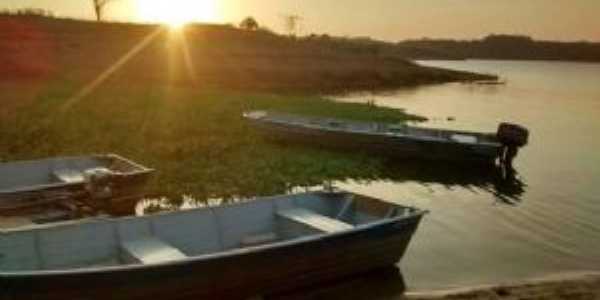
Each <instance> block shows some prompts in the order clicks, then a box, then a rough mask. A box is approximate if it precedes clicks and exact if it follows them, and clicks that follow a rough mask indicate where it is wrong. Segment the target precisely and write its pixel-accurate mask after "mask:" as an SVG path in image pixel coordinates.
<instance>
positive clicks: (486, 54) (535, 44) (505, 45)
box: [397, 35, 600, 61]
mask: <svg viewBox="0 0 600 300" xmlns="http://www.w3.org/2000/svg"><path fill="white" fill-rule="evenodd" d="M397 46H398V48H399V52H403V56H404V57H407V58H411V59H468V58H473V59H511V60H563V61H600V43H597V42H596V43H593V42H584V41H582V42H556V41H538V40H534V39H532V38H531V37H528V36H520V35H489V36H487V37H485V38H484V39H482V40H472V41H457V40H433V39H422V40H409V41H403V42H400V43H398V44H397Z"/></svg>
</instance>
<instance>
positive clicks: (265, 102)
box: [0, 83, 421, 199]
mask: <svg viewBox="0 0 600 300" xmlns="http://www.w3.org/2000/svg"><path fill="white" fill-rule="evenodd" d="M15 88H17V89H18V87H15ZM73 91H74V89H73V87H71V86H70V85H68V84H64V83H63V84H55V85H50V87H46V88H45V89H44V90H42V91H39V92H38V93H37V96H36V97H35V99H33V100H32V101H29V103H28V104H24V105H21V106H17V108H16V109H15V111H13V112H11V113H10V114H8V115H7V116H8V117H3V118H0V158H1V159H2V160H4V161H9V160H19V159H34V158H42V157H52V156H61V155H80V154H92V153H117V154H120V155H123V156H125V157H128V158H131V159H133V160H135V161H138V162H140V163H142V164H145V165H147V166H150V167H153V168H155V169H156V170H157V173H156V175H155V177H154V178H153V180H152V181H151V182H150V184H149V186H148V188H149V191H150V192H152V193H156V194H160V195H165V196H167V197H171V198H174V199H180V198H181V195H184V194H185V195H191V196H193V197H194V198H196V199H205V198H209V197H218V198H231V197H238V196H241V197H246V196H255V195H270V194H276V193H282V192H285V191H286V190H288V189H289V188H291V187H294V186H312V185H317V184H320V183H322V182H323V181H324V180H343V179H347V178H355V179H356V178H358V179H370V178H377V177H378V176H380V175H381V172H382V169H383V166H384V162H383V161H381V160H380V159H378V158H374V157H372V156H368V155H365V154H362V153H340V152H333V151H329V150H324V149H316V148H310V147H303V146H293V145H289V146H284V145H279V144H273V143H270V142H268V141H266V140H265V139H264V138H263V137H262V136H261V135H260V134H259V133H258V132H256V131H255V130H254V129H253V128H251V127H249V125H248V124H247V122H245V121H244V119H243V118H242V117H241V114H242V112H243V111H244V110H249V109H269V110H276V111H282V112H288V113H298V114H306V115H319V116H332V117H341V118H347V119H357V120H378V121H385V122H403V121H406V120H420V119H421V118H420V117H418V116H413V115H408V114H405V113H404V112H403V111H401V110H395V109H388V108H379V107H372V106H368V105H363V104H347V103H337V102H333V101H329V100H325V99H323V98H320V97H317V96H300V95H276V94H243V93H235V92H223V91H200V90H196V89H193V88H189V87H179V88H177V87H175V88H164V87H160V88H159V87H156V88H152V87H150V88H149V87H147V86H144V87H141V86H140V87H136V86H116V85H111V86H108V87H103V88H101V89H100V91H99V92H96V93H94V94H93V95H90V96H89V97H87V98H85V99H83V100H81V101H79V102H77V103H76V104H75V105H73V106H72V107H70V109H68V110H66V111H61V107H62V106H63V104H64V103H65V101H66V99H68V98H69V96H70V95H71V94H73Z"/></svg>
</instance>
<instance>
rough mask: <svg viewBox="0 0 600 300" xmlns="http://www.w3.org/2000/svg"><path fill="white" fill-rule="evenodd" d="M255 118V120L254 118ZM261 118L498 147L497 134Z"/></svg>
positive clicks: (290, 117) (279, 116)
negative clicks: (495, 145)
mask: <svg viewBox="0 0 600 300" xmlns="http://www.w3.org/2000/svg"><path fill="white" fill-rule="evenodd" d="M250 117H252V116H250ZM257 117H258V118H262V119H263V120H265V119H266V120H268V121H270V122H274V123H279V124H288V125H295V126H302V127H306V128H315V129H325V130H343V131H350V132H356V133H372V134H382V135H392V136H407V137H412V138H417V139H421V140H432V141H446V142H456V143H463V144H485V143H492V144H498V143H499V142H498V141H497V139H496V135H495V134H486V133H479V132H467V131H457V130H445V129H435V128H425V127H416V126H408V125H405V124H386V123H376V122H360V121H349V120H340V119H332V118H309V117H302V116H295V115H287V114H267V113H264V114H259V115H257Z"/></svg>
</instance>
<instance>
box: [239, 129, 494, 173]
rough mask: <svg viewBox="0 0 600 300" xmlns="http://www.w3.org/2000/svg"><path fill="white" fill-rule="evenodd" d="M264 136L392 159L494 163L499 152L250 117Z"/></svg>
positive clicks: (488, 146)
mask: <svg viewBox="0 0 600 300" xmlns="http://www.w3.org/2000/svg"><path fill="white" fill-rule="evenodd" d="M251 122H252V123H253V124H254V126H256V127H257V128H258V129H260V130H261V131H262V132H263V133H264V134H265V136H267V137H268V138H271V139H274V140H277V141H282V142H292V143H294V142H299V143H303V144H307V145H318V146H323V147H327V148H334V149H340V150H353V151H365V152H373V153H377V154H381V155H384V156H386V157H391V158H394V159H423V160H442V161H455V162H468V163H482V164H494V163H495V162H496V161H497V159H498V157H499V156H500V155H501V151H502V145H500V144H485V145H482V144H462V143H448V142H440V141H436V140H423V139H413V138H410V137H407V136H398V135H376V134H369V133H359V132H347V131H331V130H323V129H319V128H304V127H298V126H291V125H287V124H281V123H269V122H264V121H262V120H251Z"/></svg>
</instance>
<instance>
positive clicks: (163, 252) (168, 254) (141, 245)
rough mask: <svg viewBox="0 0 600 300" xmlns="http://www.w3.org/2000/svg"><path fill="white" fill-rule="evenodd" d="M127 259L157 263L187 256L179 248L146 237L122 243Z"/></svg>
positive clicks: (144, 262)
mask: <svg viewBox="0 0 600 300" xmlns="http://www.w3.org/2000/svg"><path fill="white" fill-rule="evenodd" d="M121 248H122V250H123V251H124V252H125V256H126V259H128V260H133V261H137V262H139V263H143V264H155V263H161V262H167V261H174V260H181V259H185V258H187V255H185V254H183V253H182V252H181V251H180V250H179V249H177V248H175V247H173V246H171V245H169V244H167V243H165V242H163V241H161V240H159V239H157V238H155V237H145V238H140V239H137V240H131V241H126V242H123V243H122V244H121Z"/></svg>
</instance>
